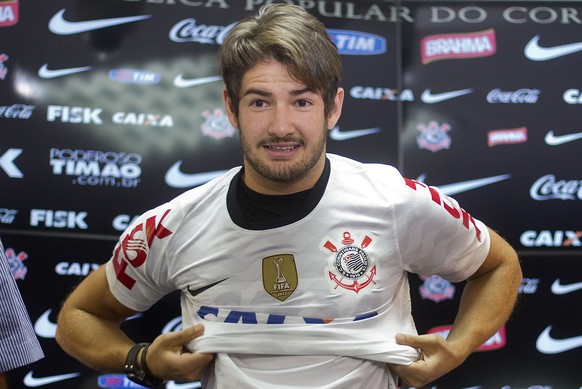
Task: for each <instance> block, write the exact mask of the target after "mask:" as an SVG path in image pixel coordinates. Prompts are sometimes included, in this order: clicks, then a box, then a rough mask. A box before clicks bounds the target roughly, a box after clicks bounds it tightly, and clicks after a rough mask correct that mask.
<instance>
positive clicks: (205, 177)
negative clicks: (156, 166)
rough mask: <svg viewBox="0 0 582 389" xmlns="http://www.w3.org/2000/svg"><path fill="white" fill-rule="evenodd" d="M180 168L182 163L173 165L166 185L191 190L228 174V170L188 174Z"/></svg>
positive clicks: (167, 175)
mask: <svg viewBox="0 0 582 389" xmlns="http://www.w3.org/2000/svg"><path fill="white" fill-rule="evenodd" d="M180 166H182V161H178V162H176V163H175V164H173V165H172V166H171V167H170V168H169V169H168V171H167V172H166V177H165V180H166V184H167V185H168V186H171V187H172V188H190V187H193V186H198V185H202V184H205V183H207V182H208V181H210V180H212V179H213V178H216V177H219V176H221V175H223V174H225V173H226V172H228V170H216V171H213V172H205V173H194V174H188V173H182V171H181V170H180Z"/></svg>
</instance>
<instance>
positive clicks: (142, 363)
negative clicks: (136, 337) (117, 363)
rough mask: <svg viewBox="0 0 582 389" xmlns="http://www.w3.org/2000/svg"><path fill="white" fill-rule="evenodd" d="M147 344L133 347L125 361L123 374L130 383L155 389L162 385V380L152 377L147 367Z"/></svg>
mask: <svg viewBox="0 0 582 389" xmlns="http://www.w3.org/2000/svg"><path fill="white" fill-rule="evenodd" d="M149 346H150V344H149V343H138V344H136V345H134V346H133V347H132V348H131V349H130V350H129V352H128V353H127V357H126V359H125V368H124V370H125V374H127V378H129V379H130V380H131V381H133V382H135V383H137V384H140V385H142V386H145V387H155V386H157V385H160V384H162V383H164V380H163V379H161V378H158V377H156V376H154V375H153V374H152V373H151V372H150V371H149V370H148V367H147V362H146V358H147V351H148V348H149Z"/></svg>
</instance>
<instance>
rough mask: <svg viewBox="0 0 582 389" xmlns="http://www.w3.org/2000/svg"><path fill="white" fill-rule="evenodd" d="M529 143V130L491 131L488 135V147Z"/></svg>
mask: <svg viewBox="0 0 582 389" xmlns="http://www.w3.org/2000/svg"><path fill="white" fill-rule="evenodd" d="M524 142H527V128H525V127H520V128H513V129H506V130H491V131H489V132H488V133H487V146H489V147H493V146H497V145H512V144H516V143H524Z"/></svg>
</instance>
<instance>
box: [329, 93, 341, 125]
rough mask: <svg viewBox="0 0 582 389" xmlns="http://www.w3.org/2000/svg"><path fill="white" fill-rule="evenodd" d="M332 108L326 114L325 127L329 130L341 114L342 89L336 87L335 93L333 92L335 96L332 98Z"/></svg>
mask: <svg viewBox="0 0 582 389" xmlns="http://www.w3.org/2000/svg"><path fill="white" fill-rule="evenodd" d="M333 102H334V104H333V108H332V110H331V111H329V114H328V116H327V129H328V130H331V129H332V128H334V127H335V125H336V124H337V122H338V120H339V118H340V116H341V114H342V106H343V104H344V89H343V88H337V93H336V94H335V98H334V100H333Z"/></svg>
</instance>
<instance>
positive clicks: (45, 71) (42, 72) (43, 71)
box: [38, 63, 92, 78]
mask: <svg viewBox="0 0 582 389" xmlns="http://www.w3.org/2000/svg"><path fill="white" fill-rule="evenodd" d="M91 68H92V66H83V67H78V68H66V69H56V70H51V69H49V68H48V64H46V63H45V64H44V65H42V66H41V67H40V69H38V76H39V77H40V78H56V77H62V76H68V75H69V74H74V73H80V72H86V71H87V70H90V69H91Z"/></svg>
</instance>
